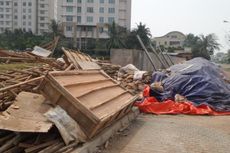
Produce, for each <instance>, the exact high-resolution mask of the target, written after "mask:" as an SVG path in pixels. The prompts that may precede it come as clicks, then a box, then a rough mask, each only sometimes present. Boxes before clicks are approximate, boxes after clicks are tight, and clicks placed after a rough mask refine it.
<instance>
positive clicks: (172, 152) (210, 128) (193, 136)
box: [100, 115, 230, 153]
mask: <svg viewBox="0 0 230 153" xmlns="http://www.w3.org/2000/svg"><path fill="white" fill-rule="evenodd" d="M229 144H230V116H184V115H177V116H172V115H162V116H155V115H140V117H139V118H138V119H137V120H136V121H135V122H133V123H132V125H131V126H130V127H129V128H128V129H127V130H125V131H123V132H121V133H119V134H118V135H116V136H114V137H113V138H112V139H111V140H110V143H108V144H106V149H105V150H103V151H100V152H101V153H229V152H230V148H229Z"/></svg>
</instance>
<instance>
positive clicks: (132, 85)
mask: <svg viewBox="0 0 230 153" xmlns="http://www.w3.org/2000/svg"><path fill="white" fill-rule="evenodd" d="M150 80H151V73H149V72H145V73H144V74H143V75H142V79H139V80H135V79H134V73H123V74H121V75H120V76H119V78H118V81H120V82H121V86H122V87H124V88H126V89H128V90H129V91H131V92H133V93H140V92H142V91H143V89H144V86H145V85H146V84H150Z"/></svg>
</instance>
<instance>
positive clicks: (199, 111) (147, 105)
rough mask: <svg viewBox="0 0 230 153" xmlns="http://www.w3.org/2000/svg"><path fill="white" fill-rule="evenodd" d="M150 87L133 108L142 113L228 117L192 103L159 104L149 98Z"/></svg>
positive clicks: (229, 113)
mask: <svg viewBox="0 0 230 153" xmlns="http://www.w3.org/2000/svg"><path fill="white" fill-rule="evenodd" d="M149 90H150V87H149V86H148V87H146V88H145V90H144V92H143V96H144V97H145V99H144V101H143V102H137V103H136V104H135V106H137V107H139V109H140V111H142V112H144V113H153V114H158V115H160V114H190V115H230V112H217V111H215V110H214V109H212V108H211V107H209V106H208V105H205V104H202V105H199V106H194V105H193V103H192V102H174V101H172V100H166V101H163V102H159V101H158V100H157V99H156V98H154V97H149Z"/></svg>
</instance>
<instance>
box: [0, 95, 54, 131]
mask: <svg viewBox="0 0 230 153" xmlns="http://www.w3.org/2000/svg"><path fill="white" fill-rule="evenodd" d="M44 100H45V98H44V97H43V96H42V95H39V94H34V93H29V92H21V93H20V94H19V95H18V96H17V98H16V100H15V102H14V104H13V105H11V106H10V107H9V108H8V109H7V110H6V111H5V112H2V114H1V115H0V129H1V130H10V131H15V132H48V130H49V129H50V128H51V127H52V125H53V124H52V123H51V122H49V121H48V120H47V119H46V118H45V116H44V115H43V113H45V112H46V111H48V110H49V109H50V108H51V107H50V106H49V105H47V104H45V103H43V102H44Z"/></svg>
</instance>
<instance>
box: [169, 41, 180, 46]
mask: <svg viewBox="0 0 230 153" xmlns="http://www.w3.org/2000/svg"><path fill="white" fill-rule="evenodd" d="M169 44H170V45H180V42H179V41H170V42H169Z"/></svg>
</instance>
